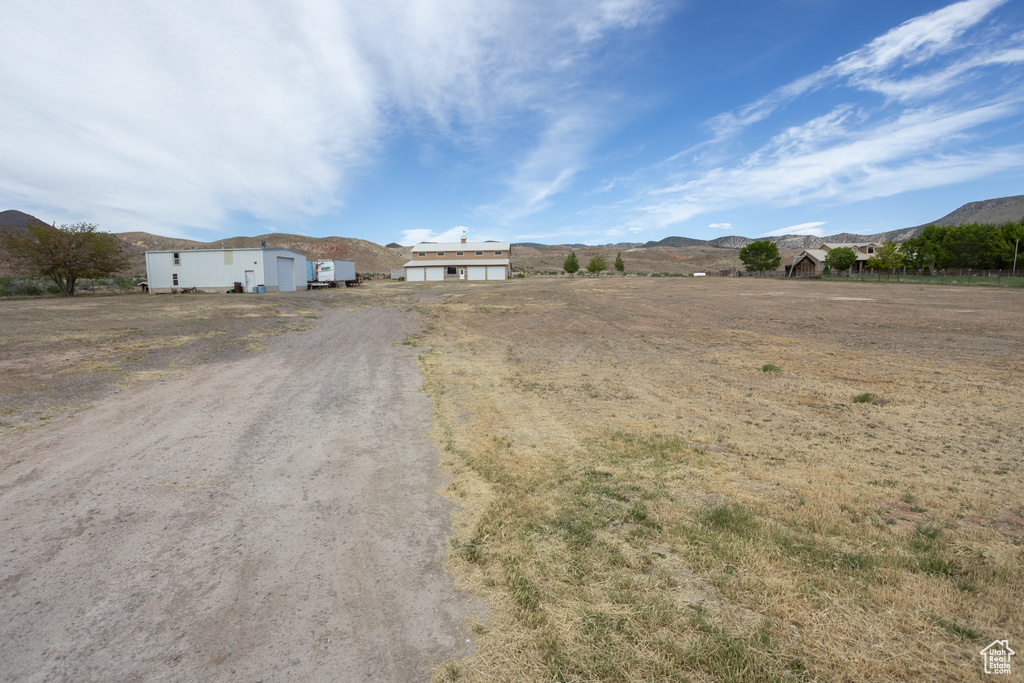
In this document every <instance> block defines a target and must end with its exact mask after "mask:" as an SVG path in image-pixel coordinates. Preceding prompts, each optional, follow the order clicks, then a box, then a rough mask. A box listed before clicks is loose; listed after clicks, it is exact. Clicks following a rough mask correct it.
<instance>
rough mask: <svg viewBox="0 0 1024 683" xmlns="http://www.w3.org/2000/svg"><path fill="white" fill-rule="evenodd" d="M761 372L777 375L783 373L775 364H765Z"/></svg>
mask: <svg viewBox="0 0 1024 683" xmlns="http://www.w3.org/2000/svg"><path fill="white" fill-rule="evenodd" d="M761 372H767V373H771V374H775V375H777V374H779V373H780V372H782V368H781V367H779V366H778V365H776V364H775V363H765V364H764V365H762V366H761Z"/></svg>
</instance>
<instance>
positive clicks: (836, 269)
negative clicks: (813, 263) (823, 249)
mask: <svg viewBox="0 0 1024 683" xmlns="http://www.w3.org/2000/svg"><path fill="white" fill-rule="evenodd" d="M856 262H857V252H855V251H854V250H853V249H851V248H850V247H836V248H835V249H831V250H829V252H828V253H827V254H825V265H826V266H827V267H828V269H829V270H831V271H832V272H833V273H841V272H842V271H844V270H849V269H850V268H853V264H855V263H856Z"/></svg>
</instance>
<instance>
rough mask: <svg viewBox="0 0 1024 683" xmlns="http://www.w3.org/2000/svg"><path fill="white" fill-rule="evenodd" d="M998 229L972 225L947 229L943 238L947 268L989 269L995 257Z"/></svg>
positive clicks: (977, 224)
mask: <svg viewBox="0 0 1024 683" xmlns="http://www.w3.org/2000/svg"><path fill="white" fill-rule="evenodd" d="M995 236H996V227H995V226H994V225H984V224H979V223H970V224H968V225H953V226H950V227H948V228H946V231H945V235H944V236H943V238H942V248H943V251H944V252H945V257H946V267H947V268H960V269H963V268H988V267H989V266H991V265H992V262H993V260H994V256H995Z"/></svg>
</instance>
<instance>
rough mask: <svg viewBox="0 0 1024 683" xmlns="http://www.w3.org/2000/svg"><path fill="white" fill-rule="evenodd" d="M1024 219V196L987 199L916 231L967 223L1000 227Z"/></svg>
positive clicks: (967, 205) (965, 206)
mask: <svg viewBox="0 0 1024 683" xmlns="http://www.w3.org/2000/svg"><path fill="white" fill-rule="evenodd" d="M1021 218H1024V195H1017V196H1015V197H1000V198H998V199H986V200H984V201H980V202H971V203H970V204H964V205H963V206H961V207H960V208H959V209H957V210H956V211H954V212H952V213H949V214H946V215H945V216H943V217H942V218H940V219H939V220H937V221H932V222H931V223H925V224H924V225H919V226H918V227H917V228H914V230H918V231H919V230H920V229H923V228H924V227H925V226H928V225H964V224H965V223H991V224H994V225H1000V224H1002V223H1007V222H1009V221H1019V220H1021Z"/></svg>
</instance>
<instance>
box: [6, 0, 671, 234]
mask: <svg viewBox="0 0 1024 683" xmlns="http://www.w3.org/2000/svg"><path fill="white" fill-rule="evenodd" d="M650 6H653V2H652V1H651V0H605V1H604V2H600V3H596V4H595V3H590V2H586V1H585V0H552V2H546V3H479V2H474V1H473V0H423V1H422V2H415V3H411V4H410V3H408V2H403V1H402V0H379V1H378V2H374V3H355V2H326V3H325V2H320V1H318V0H297V1H296V2H293V3H288V4H286V5H282V4H280V3H273V2H268V1H267V0H255V1H253V2H247V3H242V4H239V3H234V2H228V1H227V0H181V1H180V2H173V3H163V4H160V3H157V4H152V3H150V4H143V5H140V4H138V3H132V2H128V0H112V1H105V2H99V0H76V1H72V0H44V1H41V2H40V1H38V0H9V1H7V2H4V3H3V4H2V5H0V43H2V44H3V45H4V52H5V55H6V56H5V58H4V59H3V60H0V95H2V97H3V100H4V106H3V107H2V109H0V125H2V126H3V129H4V135H3V136H0V178H3V179H5V180H3V181H2V182H0V203H4V204H7V205H11V206H21V207H26V208H32V207H63V208H64V209H66V210H67V211H69V212H71V213H73V214H74V215H75V217H76V218H80V219H82V218H84V219H88V220H94V221H98V222H100V223H101V226H103V227H106V228H113V229H121V230H128V229H139V228H142V229H145V228H153V229H159V230H161V231H164V232H170V231H173V230H174V229H175V227H182V226H187V227H198V228H210V229H215V228H218V227H219V226H221V225H223V223H224V222H225V221H229V220H231V218H232V216H234V215H237V214H252V215H254V216H255V217H257V218H258V219H260V220H263V221H265V222H279V223H284V224H287V223H288V221H289V220H290V219H294V218H297V217H298V218H302V217H309V216H316V215H322V214H324V213H325V212H328V211H330V210H333V209H336V208H337V207H339V206H341V205H342V204H344V202H345V200H346V196H347V193H348V192H349V190H350V188H351V187H353V186H354V185H355V184H356V183H358V182H359V181H360V179H361V178H363V177H364V175H365V173H366V171H367V170H368V169H369V168H371V167H373V165H374V164H375V163H376V162H377V160H378V159H379V158H380V156H381V151H382V150H383V149H385V148H386V147H387V145H388V144H389V142H390V140H391V139H392V138H393V137H395V136H397V135H400V134H409V133H410V131H413V132H415V131H428V132H429V134H431V135H440V136H447V137H448V138H450V139H452V140H457V144H459V145H464V146H470V147H472V146H474V145H487V144H489V143H490V142H491V141H492V140H493V139H494V137H495V136H496V135H499V134H506V131H507V129H508V128H510V127H512V126H511V124H510V121H511V120H513V119H515V120H516V122H517V123H516V125H520V126H522V125H525V126H526V130H525V132H526V135H527V136H535V137H536V138H537V145H536V149H534V150H532V151H531V152H527V153H526V154H524V155H522V157H521V161H520V164H519V166H518V169H517V170H516V171H515V172H514V173H512V174H511V179H510V181H509V182H510V190H509V197H508V198H507V199H506V200H505V206H507V208H508V211H509V214H510V215H515V214H516V213H517V212H518V213H523V212H525V213H529V212H530V211H533V210H536V207H542V206H544V205H545V201H546V197H549V196H551V195H552V194H554V193H557V192H560V191H562V190H563V189H564V188H565V187H566V186H567V185H568V183H570V182H571V180H572V178H573V176H574V174H575V172H576V170H577V169H578V168H579V167H580V165H581V164H583V163H584V162H585V155H586V150H587V149H588V148H589V144H590V143H589V142H588V141H587V140H586V139H585V138H586V136H587V135H588V134H589V133H588V131H589V132H594V129H592V128H586V127H574V126H573V125H572V122H573V120H574V118H573V117H574V115H573V114H572V112H573V111H585V107H583V106H582V105H580V106H575V107H574V106H573V105H572V102H566V101H565V100H564V92H565V90H566V84H567V83H571V82H572V79H573V73H572V70H571V69H570V68H569V67H570V66H571V65H572V64H573V63H574V61H575V60H577V59H578V57H579V56H580V55H585V54H587V51H588V50H589V49H591V46H593V45H595V44H597V43H599V42H600V40H601V39H602V37H603V36H605V35H607V34H609V33H610V32H613V31H616V30H620V29H627V30H628V29H630V28H631V27H635V26H637V25H639V24H640V23H642V22H644V21H647V20H648V18H649V16H650V12H649V11H648V10H649V7H650ZM566 27H569V28H570V29H571V30H568V31H567V30H566ZM553 95H559V96H562V97H563V101H562V103H561V105H560V107H559V108H560V109H561V110H562V111H564V112H568V113H567V114H563V115H556V116H553V117H552V116H549V115H547V113H546V110H545V108H544V107H545V106H547V104H548V103H550V102H551V101H553V100H557V98H555V97H553ZM524 112H525V113H528V114H530V113H532V115H533V116H534V117H535V118H536V119H537V120H538V121H539V122H540V124H539V125H540V126H541V128H542V129H543V130H546V132H545V133H542V134H540V135H539V136H538V135H536V133H535V129H534V128H531V127H530V124H528V123H527V124H523V123H522V117H521V115H522V114H523V113H524ZM414 134H415V133H414ZM53 160H59V163H54V161H53Z"/></svg>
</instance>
